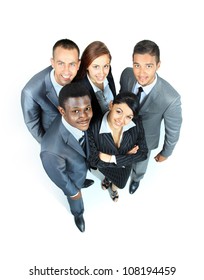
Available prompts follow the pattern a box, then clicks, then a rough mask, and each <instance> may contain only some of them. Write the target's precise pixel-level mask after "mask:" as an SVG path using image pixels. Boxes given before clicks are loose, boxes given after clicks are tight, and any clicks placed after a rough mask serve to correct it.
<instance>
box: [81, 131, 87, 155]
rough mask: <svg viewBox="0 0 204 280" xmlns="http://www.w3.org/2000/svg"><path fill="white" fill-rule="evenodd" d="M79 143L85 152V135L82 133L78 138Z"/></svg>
mask: <svg viewBox="0 0 204 280" xmlns="http://www.w3.org/2000/svg"><path fill="white" fill-rule="evenodd" d="M79 144H80V145H81V147H82V149H83V150H84V152H85V153H86V145H85V135H84V134H83V136H82V137H81V138H79Z"/></svg>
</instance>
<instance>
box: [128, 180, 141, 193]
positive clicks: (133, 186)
mask: <svg viewBox="0 0 204 280" xmlns="http://www.w3.org/2000/svg"><path fill="white" fill-rule="evenodd" d="M139 184H140V182H135V181H132V182H131V184H130V188H129V192H130V194H133V193H134V192H135V191H136V190H137V188H138V187H139Z"/></svg>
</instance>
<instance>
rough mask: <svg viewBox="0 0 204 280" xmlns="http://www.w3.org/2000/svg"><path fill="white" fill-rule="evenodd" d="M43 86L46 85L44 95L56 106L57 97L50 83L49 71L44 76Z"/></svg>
mask: <svg viewBox="0 0 204 280" xmlns="http://www.w3.org/2000/svg"><path fill="white" fill-rule="evenodd" d="M45 87H46V92H47V94H46V96H47V98H48V99H49V100H50V102H51V103H52V104H53V105H54V106H55V107H58V104H59V103H58V97H57V94H56V91H55V89H54V87H53V85H52V82H51V80H50V72H49V73H47V75H46V76H45Z"/></svg>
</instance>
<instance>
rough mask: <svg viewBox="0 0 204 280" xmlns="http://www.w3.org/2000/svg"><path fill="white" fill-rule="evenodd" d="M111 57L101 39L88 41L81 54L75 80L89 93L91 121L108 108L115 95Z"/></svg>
mask: <svg viewBox="0 0 204 280" xmlns="http://www.w3.org/2000/svg"><path fill="white" fill-rule="evenodd" d="M111 58H112V57H111V54H110V51H109V49H108V48H107V46H106V45H105V44H104V43H103V42H101V41H94V42H92V43H90V44H89V45H88V46H87V47H86V48H85V50H84V51H83V53H82V56H81V64H80V68H79V70H78V73H77V76H76V78H75V81H81V82H82V84H83V85H85V86H86V88H87V89H88V90H89V92H90V94H91V99H92V101H91V104H92V110H93V118H92V122H93V121H95V119H97V118H98V117H101V116H102V115H103V114H104V113H105V112H107V111H108V110H109V107H108V106H109V103H110V101H111V100H113V98H114V97H115V96H116V89H115V83H114V79H113V76H112V73H111V66H110V64H111Z"/></svg>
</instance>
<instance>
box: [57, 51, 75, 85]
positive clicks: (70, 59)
mask: <svg viewBox="0 0 204 280" xmlns="http://www.w3.org/2000/svg"><path fill="white" fill-rule="evenodd" d="M51 64H52V67H53V68H54V69H55V72H54V75H55V80H56V82H57V83H58V84H60V85H61V86H65V85H67V84H69V83H71V81H72V80H73V79H74V77H75V76H76V74H77V71H78V69H79V66H80V60H79V54H78V51H77V49H65V48H62V47H57V48H56V49H55V51H54V56H53V58H51Z"/></svg>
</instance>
